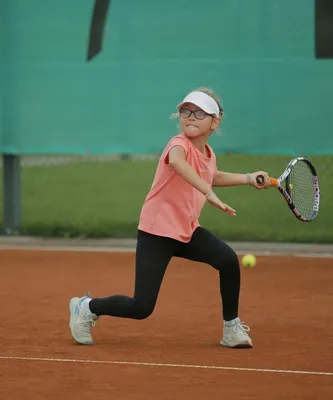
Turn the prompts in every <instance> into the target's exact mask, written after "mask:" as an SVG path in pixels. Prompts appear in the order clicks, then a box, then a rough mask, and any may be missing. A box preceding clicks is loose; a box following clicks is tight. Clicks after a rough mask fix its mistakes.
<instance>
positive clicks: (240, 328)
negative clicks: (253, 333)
mask: <svg viewBox="0 0 333 400" xmlns="http://www.w3.org/2000/svg"><path fill="white" fill-rule="evenodd" d="M231 329H232V331H233V332H234V333H243V334H247V332H250V327H249V326H248V325H245V323H244V322H240V323H239V324H236V325H234V326H232V327H231Z"/></svg>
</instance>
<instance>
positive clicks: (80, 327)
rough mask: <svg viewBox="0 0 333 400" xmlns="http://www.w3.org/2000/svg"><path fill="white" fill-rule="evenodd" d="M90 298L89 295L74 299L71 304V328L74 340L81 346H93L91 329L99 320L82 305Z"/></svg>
mask: <svg viewBox="0 0 333 400" xmlns="http://www.w3.org/2000/svg"><path fill="white" fill-rule="evenodd" d="M88 296H89V293H87V294H86V295H85V296H83V297H81V298H79V297H73V298H72V299H71V300H70V302H69V314H70V319H69V328H70V330H71V334H72V336H73V338H74V339H75V340H76V341H77V342H78V343H80V344H93V340H92V337H91V328H93V327H94V326H95V325H96V321H97V320H98V316H97V315H96V314H93V313H92V312H91V311H90V310H89V308H87V307H84V306H83V305H82V302H83V301H84V300H85V299H87V298H88Z"/></svg>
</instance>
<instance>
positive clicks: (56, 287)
mask: <svg viewBox="0 0 333 400" xmlns="http://www.w3.org/2000/svg"><path fill="white" fill-rule="evenodd" d="M0 259H1V263H0V271H1V292H0V300H1V314H2V315H1V324H0V341H1V350H0V356H1V357H0V398H1V399H3V400H5V399H12V400H14V399H20V400H38V399H48V400H52V399H57V400H58V399H62V400H69V399H70V400H72V399H76V398H77V399H81V400H85V399H91V398H96V399H99V400H103V399H110V398H116V399H138V400H139V399H140V400H141V399H182V400H185V399H194V398H196V399H210V400H214V399H221V398H226V399H227V398H228V399H270V400H273V399H309V400H310V399H311V400H312V399H314V398H317V399H318V398H323V399H328V398H330V397H331V396H332V392H333V341H332V329H333V325H332V315H333V292H332V282H333V259H332V258H331V259H329V258H295V257H282V256H278V257H258V265H257V266H256V268H254V269H252V270H245V269H243V270H242V295H241V304H240V311H241V313H240V317H241V319H242V320H244V321H245V322H246V323H247V324H249V325H250V326H251V336H252V339H253V342H254V348H253V349H251V350H233V349H227V348H223V347H221V346H220V345H219V341H220V339H221V335H222V324H221V313H220V298H219V291H218V279H217V273H216V272H215V271H214V270H213V269H211V268H210V267H209V266H207V265H204V264H195V263H190V262H186V261H184V260H180V259H173V261H172V263H171V264H170V266H169V269H168V270H167V273H166V276H165V280H164V282H163V285H162V289H161V293H160V297H159V299H158V302H157V307H156V309H155V312H154V314H153V315H152V316H151V317H150V318H149V319H147V320H144V321H131V320H125V319H116V318H114V319H113V318H107V317H104V318H101V319H100V320H99V321H98V324H97V327H96V328H94V330H93V336H94V340H95V342H96V344H95V345H94V346H80V345H77V344H75V343H74V342H73V340H72V338H71V336H70V333H69V328H68V300H69V298H70V297H72V296H75V295H78V296H81V295H83V294H84V293H85V291H87V290H90V291H91V293H92V296H98V297H100V296H107V295H111V294H117V293H118V294H120V293H122V294H128V295H132V293H133V282H134V268H133V266H134V254H133V253H111V252H89V251H85V252H74V251H36V250H0Z"/></svg>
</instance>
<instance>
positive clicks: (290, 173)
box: [256, 157, 320, 222]
mask: <svg viewBox="0 0 333 400" xmlns="http://www.w3.org/2000/svg"><path fill="white" fill-rule="evenodd" d="M269 179H270V182H271V186H273V187H276V188H277V189H278V190H279V191H280V193H281V194H282V195H283V197H284V198H285V200H286V201H287V203H288V206H289V208H290V210H291V211H292V212H293V213H294V215H295V216H296V218H298V219H299V220H300V221H303V222H310V221H312V220H314V219H315V218H316V216H317V214H318V211H319V202H320V192H319V179H318V176H317V172H316V170H315V167H314V166H313V165H312V164H311V162H310V161H309V160H307V159H306V158H304V157H297V158H295V159H293V160H291V161H290V163H289V164H288V165H287V168H286V169H285V170H284V172H283V174H282V175H281V176H280V177H279V178H278V179H275V178H269ZM256 180H257V183H258V185H263V184H264V182H265V177H264V176H263V175H258V176H257V179H256ZM282 183H284V184H285V188H284V187H283V186H282Z"/></svg>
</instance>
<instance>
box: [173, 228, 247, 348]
mask: <svg viewBox="0 0 333 400" xmlns="http://www.w3.org/2000/svg"><path fill="white" fill-rule="evenodd" d="M175 256H176V257H182V258H186V259H189V260H192V261H198V262H203V263H207V264H209V265H211V266H212V267H213V268H215V269H216V270H217V271H218V272H219V279H220V292H221V299H222V313H223V319H224V329H223V339H222V340H221V344H222V345H224V346H228V347H238V348H243V347H244V348H248V347H252V340H251V338H250V337H249V335H248V334H247V332H248V331H249V328H248V327H247V326H246V325H243V324H242V323H241V322H240V319H239V318H238V302H239V291H240V268H239V262H238V257H237V255H236V253H235V252H234V251H233V250H232V249H231V247H230V246H228V245H227V244H226V243H225V242H223V241H222V240H220V239H219V238H217V237H216V236H214V235H213V234H212V233H210V232H209V231H207V230H206V229H204V228H201V227H199V228H197V229H196V230H195V232H194V233H193V236H192V239H191V241H190V242H189V243H183V244H182V245H181V246H180V248H179V249H178V251H177V252H176V254H175Z"/></svg>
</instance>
